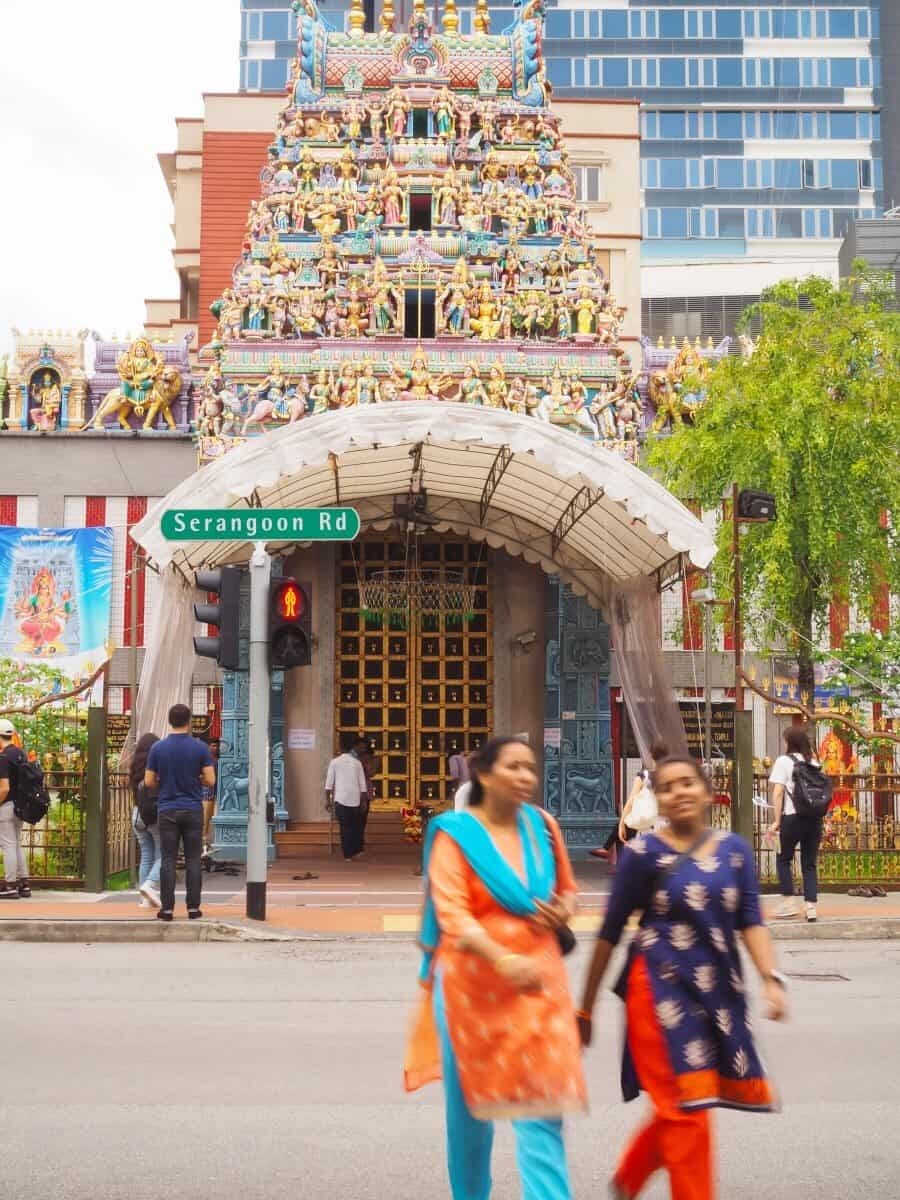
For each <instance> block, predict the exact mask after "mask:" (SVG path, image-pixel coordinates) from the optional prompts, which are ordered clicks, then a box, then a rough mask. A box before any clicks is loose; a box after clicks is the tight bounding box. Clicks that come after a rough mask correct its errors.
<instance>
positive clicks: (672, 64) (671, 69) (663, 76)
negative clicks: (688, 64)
mask: <svg viewBox="0 0 900 1200" xmlns="http://www.w3.org/2000/svg"><path fill="white" fill-rule="evenodd" d="M684 80H685V73H684V59H683V58H661V59H660V60H659V81H660V84H661V85H662V87H684Z"/></svg>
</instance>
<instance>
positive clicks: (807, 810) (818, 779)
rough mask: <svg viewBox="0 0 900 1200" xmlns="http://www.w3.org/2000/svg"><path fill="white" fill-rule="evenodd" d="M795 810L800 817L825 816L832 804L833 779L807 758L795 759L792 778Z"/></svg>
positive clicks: (792, 796)
mask: <svg viewBox="0 0 900 1200" xmlns="http://www.w3.org/2000/svg"><path fill="white" fill-rule="evenodd" d="M792 784H793V792H792V793H791V799H792V800H793V801H794V811H795V812H796V813H797V815H798V816H800V817H824V816H825V814H826V813H827V812H828V806H829V805H830V804H831V788H832V783H831V779H830V778H829V777H828V776H827V775H826V774H825V772H824V771H823V770H822V768H821V767H818V766H816V764H815V763H811V762H807V761H806V760H805V759H802V758H800V759H796V758H795V759H794V777H793V780H792Z"/></svg>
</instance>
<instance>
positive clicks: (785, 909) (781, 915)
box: [772, 898, 800, 921]
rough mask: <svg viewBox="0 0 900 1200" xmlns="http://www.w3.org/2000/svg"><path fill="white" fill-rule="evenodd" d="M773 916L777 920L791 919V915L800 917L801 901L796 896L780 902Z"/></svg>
mask: <svg viewBox="0 0 900 1200" xmlns="http://www.w3.org/2000/svg"><path fill="white" fill-rule="evenodd" d="M772 916H773V917H774V918H775V919H776V920H777V921H789V920H790V919H791V917H799V916H800V903H799V901H798V900H797V899H795V898H794V899H788V900H785V902H784V903H783V904H779V906H778V907H777V908H776V909H775V911H774V913H772Z"/></svg>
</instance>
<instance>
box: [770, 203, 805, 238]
mask: <svg viewBox="0 0 900 1200" xmlns="http://www.w3.org/2000/svg"><path fill="white" fill-rule="evenodd" d="M775 236H776V237H779V238H800V237H803V210H802V209H800V208H776V209H775Z"/></svg>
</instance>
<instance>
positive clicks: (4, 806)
mask: <svg viewBox="0 0 900 1200" xmlns="http://www.w3.org/2000/svg"><path fill="white" fill-rule="evenodd" d="M15 736H16V730H15V727H14V726H13V724H12V722H11V721H7V720H0V850H2V851H3V873H4V875H5V877H6V878H5V880H4V882H3V884H2V886H0V900H27V899H28V897H29V896H30V895H31V888H30V887H29V886H28V863H27V862H26V861H25V851H24V850H23V849H22V822H21V820H20V819H19V818H18V817H17V816H16V810H15V792H16V783H17V782H18V770H17V768H18V766H19V763H23V762H25V755H24V754H23V753H22V751H21V750H20V749H19V747H18V746H17V745H15V743H14V742H13V738H14V737H15Z"/></svg>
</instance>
